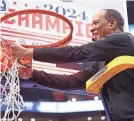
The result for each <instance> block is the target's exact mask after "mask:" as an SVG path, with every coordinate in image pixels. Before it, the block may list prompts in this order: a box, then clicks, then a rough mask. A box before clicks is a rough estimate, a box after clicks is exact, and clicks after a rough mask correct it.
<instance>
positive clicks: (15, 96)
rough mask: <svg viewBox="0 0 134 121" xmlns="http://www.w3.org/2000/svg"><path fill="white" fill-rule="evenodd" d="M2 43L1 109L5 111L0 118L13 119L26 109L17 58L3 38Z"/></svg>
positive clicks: (6, 120)
mask: <svg viewBox="0 0 134 121" xmlns="http://www.w3.org/2000/svg"><path fill="white" fill-rule="evenodd" d="M0 44H1V45H0V59H2V60H1V61H0V65H1V66H0V68H1V71H0V109H1V110H2V109H3V110H4V111H5V113H4V115H0V119H1V121H12V120H14V119H16V118H17V117H18V116H19V114H20V113H21V112H22V111H23V110H24V101H23V97H22V96H21V95H20V86H19V76H18V64H17V60H16V59H14V58H13V57H12V54H11V51H10V48H9V47H8V46H7V44H6V42H5V41H4V40H3V39H1V40H0ZM2 57H4V58H2Z"/></svg>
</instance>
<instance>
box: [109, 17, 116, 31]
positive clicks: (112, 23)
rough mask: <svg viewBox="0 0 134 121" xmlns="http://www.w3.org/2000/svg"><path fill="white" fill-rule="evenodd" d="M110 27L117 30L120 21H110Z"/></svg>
mask: <svg viewBox="0 0 134 121" xmlns="http://www.w3.org/2000/svg"><path fill="white" fill-rule="evenodd" d="M110 26H111V28H112V29H114V28H116V27H117V26H118V20H117V19H114V18H113V19H112V20H110Z"/></svg>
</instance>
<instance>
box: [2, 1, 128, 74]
mask: <svg viewBox="0 0 134 121" xmlns="http://www.w3.org/2000/svg"><path fill="white" fill-rule="evenodd" d="M0 2H1V5H0V6H1V13H0V16H3V15H4V14H5V13H11V12H15V11H18V10H24V9H44V10H50V11H53V12H56V13H58V14H61V15H63V16H65V17H67V18H68V19H69V20H70V21H71V22H72V23H73V27H74V32H73V39H72V41H71V42H70V43H69V44H68V45H71V46H81V45H83V44H86V43H89V42H91V38H92V34H91V33H90V29H91V25H92V16H93V15H94V14H95V13H96V12H98V11H99V10H101V9H116V10H118V11H119V12H120V13H121V14H122V16H123V17H124V19H125V27H124V30H125V31H128V18H127V8H126V1H125V0H118V1H116V0H108V1H107V0H48V1H46V0H45V1H44V0H26V1H24V0H1V1H0ZM18 26H19V28H18ZM68 32H69V27H68V26H67V25H66V24H65V23H64V22H63V21H60V20H57V19H56V18H53V17H50V16H45V17H41V16H38V17H37V16H35V17H33V18H31V17H29V16H19V17H16V18H11V19H9V20H7V21H6V23H5V24H4V25H2V34H1V35H2V36H3V38H5V39H8V40H10V39H13V40H16V41H19V42H21V43H26V42H30V41H31V40H32V41H31V42H33V40H35V41H34V42H35V43H33V44H40V43H41V42H40V41H39V40H44V39H45V42H46V44H50V43H53V42H56V41H59V40H61V39H63V38H64V36H65V35H66V34H67V33H68ZM33 68H34V69H37V70H44V71H46V72H49V73H56V74H72V73H75V72H78V70H77V69H67V68H60V67H59V66H58V67H56V64H50V63H40V62H36V61H33Z"/></svg>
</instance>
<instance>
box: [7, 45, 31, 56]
mask: <svg viewBox="0 0 134 121" xmlns="http://www.w3.org/2000/svg"><path fill="white" fill-rule="evenodd" d="M8 45H9V47H10V48H11V49H12V55H13V56H14V57H16V58H26V57H30V58H32V57H33V49H29V48H25V47H23V46H21V45H20V44H18V43H16V42H9V43H8Z"/></svg>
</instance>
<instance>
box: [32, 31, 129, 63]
mask: <svg viewBox="0 0 134 121" xmlns="http://www.w3.org/2000/svg"><path fill="white" fill-rule="evenodd" d="M129 46H130V38H129V36H128V33H116V34H111V35H108V36H106V37H105V38H102V39H101V40H98V41H95V42H91V43H88V44H85V45H82V46H80V47H78V46H75V47H71V46H66V47H62V48H42V49H41V48H36V49H34V54H33V59H34V60H37V61H42V62H49V63H69V62H79V61H84V60H86V61H110V60H112V59H114V58H115V57H117V56H121V55H130V51H129Z"/></svg>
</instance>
